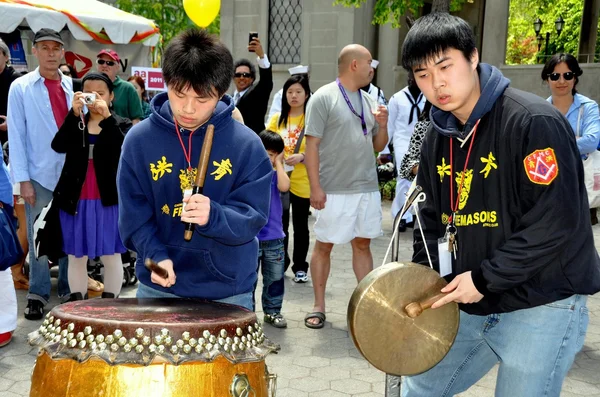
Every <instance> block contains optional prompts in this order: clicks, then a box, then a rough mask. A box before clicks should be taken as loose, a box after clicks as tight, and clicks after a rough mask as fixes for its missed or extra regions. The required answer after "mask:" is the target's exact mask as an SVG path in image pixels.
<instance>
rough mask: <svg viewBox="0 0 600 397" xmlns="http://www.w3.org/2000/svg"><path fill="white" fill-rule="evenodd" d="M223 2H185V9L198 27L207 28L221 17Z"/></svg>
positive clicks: (213, 0) (203, 0) (197, 0)
mask: <svg viewBox="0 0 600 397" xmlns="http://www.w3.org/2000/svg"><path fill="white" fill-rule="evenodd" d="M220 8H221V0H183V9H184V10H185V13H186V14H187V16H188V17H190V19H191V20H192V21H193V22H194V23H195V24H196V25H198V26H200V27H202V28H205V27H207V26H208V25H210V23H211V22H212V21H214V20H215V18H216V17H217V15H219V9H220Z"/></svg>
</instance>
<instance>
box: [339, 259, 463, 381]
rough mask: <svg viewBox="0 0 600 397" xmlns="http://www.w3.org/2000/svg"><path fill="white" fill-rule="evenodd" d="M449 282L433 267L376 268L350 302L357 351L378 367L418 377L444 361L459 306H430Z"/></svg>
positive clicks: (455, 329) (455, 328) (395, 265)
mask: <svg viewBox="0 0 600 397" xmlns="http://www.w3.org/2000/svg"><path fill="white" fill-rule="evenodd" d="M446 285H447V283H446V281H445V280H444V279H443V278H441V277H440V276H439V274H438V273H437V272H436V271H434V270H432V269H431V268H429V267H427V266H423V265H418V264H415V263H411V262H407V263H398V262H392V263H388V264H386V265H383V266H381V267H379V268H377V269H374V270H373V271H372V272H371V273H369V274H368V275H367V276H366V277H365V278H364V279H363V280H362V281H361V282H360V283H359V284H358V286H357V287H356V289H355V290H354V293H353V294H352V297H351V298H350V303H349V305H348V328H349V330H350V334H351V336H352V340H353V341H354V344H355V345H356V348H357V349H358V351H359V352H360V353H361V354H362V355H363V357H364V358H365V359H366V360H367V361H368V362H370V363H371V364H372V365H373V366H374V367H375V368H377V369H379V370H381V371H383V372H385V373H387V374H392V375H397V376H403V375H416V374H419V373H422V372H425V371H427V370H428V369H430V368H432V367H433V366H435V365H436V364H437V363H438V362H440V361H441V360H442V359H443V358H444V356H445V355H446V354H447V353H448V351H449V350H450V347H451V346H452V343H454V339H455V338H456V334H457V332H458V323H459V312H458V304H457V303H455V302H452V303H448V304H446V305H444V306H442V307H440V308H437V309H429V307H430V306H431V305H432V304H433V303H434V302H435V301H436V300H437V299H439V298H441V295H440V290H441V289H442V288H444V287H445V286H446Z"/></svg>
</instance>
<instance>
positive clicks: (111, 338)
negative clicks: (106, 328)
mask: <svg viewBox="0 0 600 397" xmlns="http://www.w3.org/2000/svg"><path fill="white" fill-rule="evenodd" d="M105 341H106V343H107V344H109V345H110V344H112V343H113V342H114V341H115V337H114V336H112V335H106V339H105Z"/></svg>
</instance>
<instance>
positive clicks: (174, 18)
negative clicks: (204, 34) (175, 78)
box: [115, 0, 221, 45]
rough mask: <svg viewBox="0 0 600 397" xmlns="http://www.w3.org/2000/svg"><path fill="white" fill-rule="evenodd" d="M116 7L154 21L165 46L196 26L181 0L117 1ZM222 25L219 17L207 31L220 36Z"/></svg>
mask: <svg viewBox="0 0 600 397" xmlns="http://www.w3.org/2000/svg"><path fill="white" fill-rule="evenodd" d="M115 6H116V7H118V8H120V9H121V10H123V11H126V12H130V13H132V14H135V15H140V16H142V17H144V18H148V19H152V20H153V21H154V22H155V23H156V24H157V25H158V27H159V28H160V33H161V34H162V37H163V43H164V44H165V45H166V44H167V43H168V42H169V41H170V40H171V38H172V37H173V36H175V35H177V34H178V33H179V32H181V31H183V30H185V29H187V28H189V27H192V26H196V25H195V24H194V23H193V22H192V21H191V20H190V19H189V18H188V16H187V15H186V13H185V11H184V9H183V5H182V4H181V0H159V1H157V0H117V2H116V4H115ZM220 25H221V21H220V16H217V18H215V20H214V21H213V22H212V23H211V24H210V25H209V26H208V27H207V28H206V29H207V30H208V31H209V32H210V33H215V34H219V31H220Z"/></svg>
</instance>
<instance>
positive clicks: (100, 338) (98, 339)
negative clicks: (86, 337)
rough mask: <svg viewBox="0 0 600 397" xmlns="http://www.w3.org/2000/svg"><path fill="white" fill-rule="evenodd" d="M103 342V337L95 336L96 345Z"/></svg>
mask: <svg viewBox="0 0 600 397" xmlns="http://www.w3.org/2000/svg"><path fill="white" fill-rule="evenodd" d="M102 342H104V335H96V343H102Z"/></svg>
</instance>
